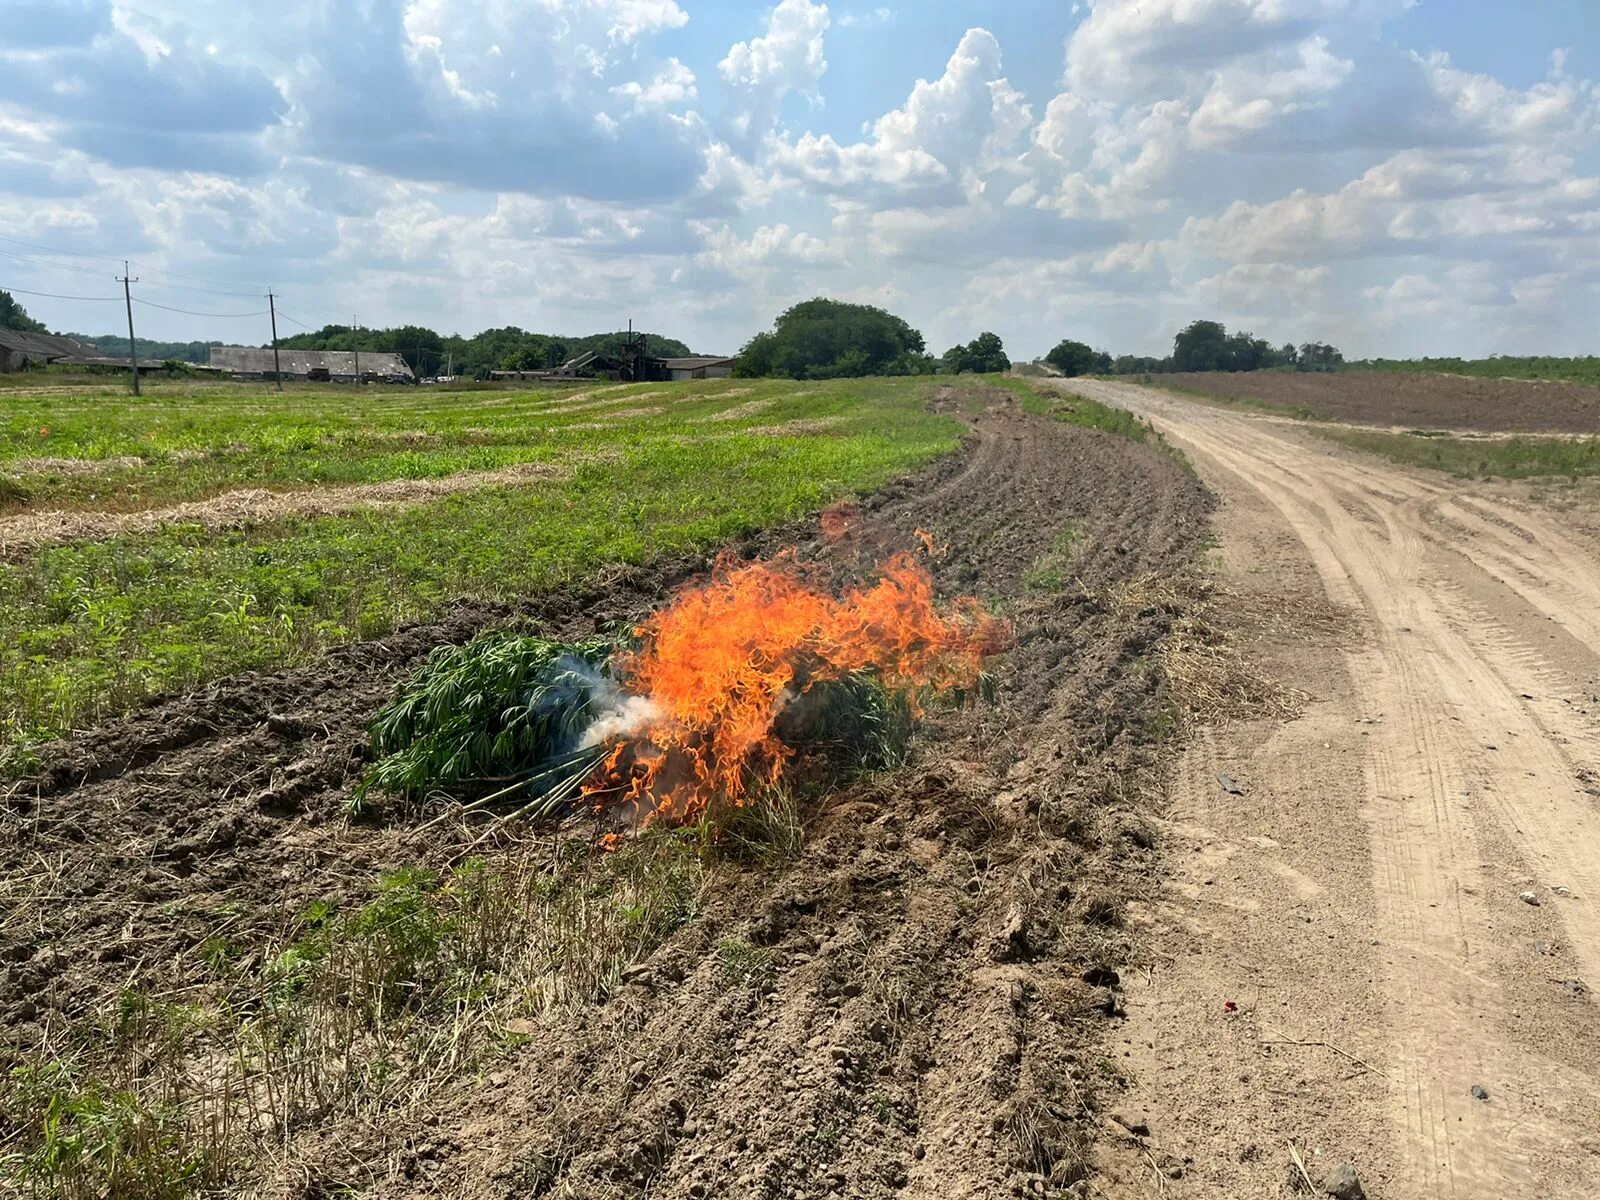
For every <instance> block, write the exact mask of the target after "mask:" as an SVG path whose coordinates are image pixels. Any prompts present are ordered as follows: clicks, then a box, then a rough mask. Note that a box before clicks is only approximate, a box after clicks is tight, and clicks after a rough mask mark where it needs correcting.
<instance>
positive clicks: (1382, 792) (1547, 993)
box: [1070, 381, 1600, 1198]
mask: <svg viewBox="0 0 1600 1200" xmlns="http://www.w3.org/2000/svg"><path fill="white" fill-rule="evenodd" d="M1070 390H1073V391H1078V392H1081V393H1082V394H1085V395H1089V396H1092V397H1093V398H1095V399H1099V400H1102V401H1105V402H1108V403H1113V404H1117V405H1120V406H1122V407H1126V408H1129V409H1132V410H1133V411H1135V412H1137V413H1139V414H1140V415H1142V416H1145V417H1147V418H1149V419H1151V420H1152V421H1153V422H1154V423H1155V424H1156V425H1157V426H1158V427H1159V428H1161V429H1162V430H1163V431H1164V432H1165V433H1166V434H1167V435H1168V436H1169V437H1170V438H1171V439H1172V440H1174V441H1175V442H1177V443H1178V444H1179V445H1181V446H1182V447H1183V448H1184V449H1186V450H1187V451H1189V452H1190V453H1191V454H1192V455H1193V457H1194V458H1195V461H1196V464H1197V466H1198V467H1199V469H1200V471H1201V474H1202V476H1203V477H1204V478H1205V479H1206V480H1207V482H1208V483H1210V484H1211V485H1212V486H1213V487H1215V488H1216V489H1217V490H1218V491H1219V492H1220V493H1221V494H1222V496H1223V497H1224V501H1225V504H1226V514H1225V516H1224V518H1223V521H1222V533H1223V540H1224V547H1223V559H1224V563H1225V566H1226V567H1227V568H1228V570H1229V574H1230V577H1231V582H1233V583H1234V584H1235V585H1236V586H1238V587H1239V588H1240V589H1241V590H1242V591H1243V592H1244V593H1245V595H1246V596H1247V597H1249V596H1250V595H1251V594H1254V595H1255V597H1256V599H1257V600H1258V601H1260V602H1261V603H1262V604H1265V605H1267V606H1275V607H1277V608H1278V609H1279V610H1280V611H1287V612H1290V613H1292V612H1293V611H1295V607H1296V606H1297V605H1300V604H1306V605H1315V604H1319V603H1320V604H1324V605H1325V604H1326V603H1327V602H1329V601H1331V602H1332V603H1333V604H1334V605H1337V606H1338V607H1340V608H1341V609H1343V610H1345V611H1346V612H1347V613H1348V614H1349V615H1350V617H1351V618H1352V626H1351V627H1352V629H1353V630H1355V631H1356V632H1355V633H1354V635H1353V636H1350V637H1348V638H1346V639H1345V640H1344V642H1343V643H1342V644H1336V643H1330V642H1329V641H1328V640H1327V639H1326V638H1324V639H1320V640H1318V639H1315V638H1312V639H1309V640H1308V641H1307V640H1302V644H1299V645H1294V644H1291V643H1292V642H1293V641H1294V639H1293V638H1292V636H1291V637H1289V638H1288V639H1287V640H1283V639H1280V644H1278V645H1276V646H1272V645H1266V646H1263V647H1261V650H1262V652H1263V653H1264V654H1266V655H1268V656H1271V655H1277V656H1278V657H1279V658H1280V659H1281V660H1282V663H1281V664H1280V665H1281V666H1282V668H1283V673H1284V674H1285V675H1290V676H1292V677H1291V678H1290V679H1289V681H1290V682H1293V683H1296V684H1299V685H1300V686H1302V687H1305V688H1306V690H1308V691H1310V692H1311V693H1312V694H1313V699H1312V702H1311V704H1310V706H1309V708H1308V711H1307V714H1306V716H1305V717H1304V718H1303V719H1302V720H1301V721H1298V722H1294V723H1292V724H1290V725H1288V726H1284V727H1279V728H1273V727H1269V726H1263V725H1260V724H1258V725H1257V726H1255V727H1253V728H1251V729H1249V730H1244V731H1235V732H1232V733H1229V732H1227V731H1223V732H1221V733H1214V732H1212V731H1203V732H1202V734H1201V735H1200V736H1198V737H1197V738H1196V739H1195V744H1194V745H1193V746H1192V747H1191V748H1190V750H1189V753H1188V756H1187V759H1186V762H1185V764H1184V765H1183V767H1182V768H1181V769H1180V770H1179V773H1178V777H1177V780H1176V786H1175V789H1174V796H1173V804H1174V830H1173V833H1174V835H1175V837H1174V844H1173V855H1174V857H1175V859H1177V861H1178V863H1179V866H1178V870H1177V878H1176V880H1175V886H1174V888H1173V889H1172V894H1171V895H1170V896H1169V897H1167V898H1166V899H1165V901H1164V902H1163V903H1161V904H1158V905H1156V906H1155V909H1154V910H1153V911H1154V919H1155V921H1156V922H1157V933H1156V937H1157V940H1158V942H1165V943H1166V944H1167V947H1168V949H1169V950H1170V951H1171V952H1172V953H1173V954H1174V955H1175V960H1174V964H1173V967H1172V969H1171V970H1169V971H1168V972H1166V973H1165V974H1164V976H1163V978H1162V980H1161V981H1160V982H1159V983H1157V984H1156V985H1155V986H1153V987H1152V988H1151V989H1149V993H1148V995H1147V996H1146V998H1145V1004H1144V1006H1143V1011H1142V1012H1136V1013H1135V1020H1134V1022H1133V1029H1134V1031H1135V1037H1133V1038H1130V1042H1134V1043H1137V1046H1138V1053H1137V1054H1136V1055H1134V1057H1135V1059H1136V1061H1137V1064H1138V1074H1139V1076H1140V1079H1139V1082H1138V1083H1136V1084H1135V1086H1134V1089H1133V1090H1134V1095H1135V1098H1136V1099H1139V1100H1141V1101H1144V1102H1147V1103H1149V1104H1150V1105H1151V1106H1152V1108H1154V1109H1156V1110H1157V1112H1158V1118H1159V1115H1161V1114H1164V1116H1165V1121H1166V1128H1165V1129H1161V1128H1158V1129H1157V1131H1156V1132H1157V1135H1158V1136H1164V1137H1165V1138H1166V1139H1168V1140H1169V1141H1172V1142H1176V1143H1178V1144H1180V1145H1181V1146H1182V1148H1184V1149H1185V1150H1187V1151H1188V1152H1189V1153H1190V1154H1192V1155H1193V1157H1194V1158H1195V1159H1196V1162H1197V1166H1198V1169H1197V1170H1195V1171H1194V1172H1192V1173H1191V1176H1190V1177H1191V1179H1194V1180H1196V1181H1199V1182H1200V1183H1201V1184H1202V1185H1204V1184H1207V1183H1209V1185H1210V1186H1211V1187H1213V1188H1215V1187H1224V1188H1226V1189H1227V1193H1228V1194H1233V1195H1277V1194H1279V1193H1280V1189H1281V1188H1282V1186H1283V1181H1284V1178H1285V1175H1284V1170H1285V1166H1286V1163H1287V1157H1286V1154H1287V1152H1286V1150H1285V1147H1284V1144H1283V1143H1284V1140H1285V1139H1287V1138H1295V1139H1297V1141H1298V1143H1299V1144H1300V1145H1301V1146H1304V1147H1307V1148H1308V1149H1309V1150H1310V1151H1312V1152H1318V1151H1325V1152H1326V1154H1327V1156H1328V1158H1327V1160H1326V1161H1324V1160H1318V1159H1316V1158H1315V1157H1313V1160H1312V1161H1313V1166H1312V1169H1313V1171H1317V1170H1319V1169H1323V1168H1325V1167H1326V1165H1327V1162H1328V1161H1334V1160H1342V1159H1352V1158H1353V1159H1355V1160H1356V1161H1357V1163H1358V1164H1359V1166H1360V1168H1361V1171H1362V1174H1363V1176H1364V1177H1365V1178H1366V1181H1367V1184H1368V1190H1369V1192H1372V1193H1374V1194H1376V1195H1389V1196H1396V1197H1435V1196H1438V1197H1445V1196H1448V1197H1462V1198H1465V1197H1536V1196H1537V1197H1563V1196H1571V1197H1580V1196H1584V1197H1587V1196H1594V1195H1600V1141H1597V1139H1596V1123H1595V1120H1594V1116H1593V1107H1592V1097H1593V1096H1594V1094H1595V1092H1596V1085H1597V1083H1600V1038H1597V1037H1596V1034H1597V1033H1600V1021H1597V1019H1596V1009H1595V1006H1594V1004H1593V1002H1592V1000H1591V999H1590V997H1589V996H1588V993H1587V988H1586V987H1585V986H1584V984H1583V983H1582V982H1581V981H1592V982H1600V908H1597V901H1600V855H1597V851H1600V814H1597V808H1596V805H1597V799H1596V795H1595V794H1594V793H1595V788H1594V780H1595V775H1594V773H1593V772H1594V771H1595V769H1596V767H1597V765H1600V722H1597V718H1596V713H1597V712H1600V706H1597V705H1596V696H1595V694H1596V691H1597V688H1600V684H1597V680H1600V653H1597V651H1600V641H1597V640H1596V635H1597V633H1600V561H1597V556H1596V553H1595V549H1594V547H1593V546H1592V545H1589V544H1586V543H1585V542H1584V540H1583V538H1582V537H1581V535H1579V534H1576V533H1575V532H1573V531H1571V530H1569V529H1568V528H1565V527H1564V526H1563V524H1562V522H1561V519H1560V517H1559V516H1558V515H1557V514H1555V513H1553V512H1551V511H1548V510H1544V509H1541V508H1540V507H1538V506H1536V505H1533V504H1528V503H1525V502H1519V501H1518V500H1517V499H1516V498H1515V497H1514V496H1513V495H1510V494H1507V493H1505V492H1503V491H1497V490H1496V489H1494V488H1492V487H1490V486H1487V485H1474V484H1467V483H1461V482H1457V481H1449V480H1445V479H1443V478H1442V477H1437V476H1423V475H1420V474H1416V473H1413V472H1410V471H1407V470H1404V469H1402V468H1399V467H1393V466H1388V465H1385V464H1382V463H1380V462H1378V461H1377V460H1373V459H1367V458H1358V457H1353V456H1351V455H1349V454H1346V453H1344V452H1340V451H1335V450H1333V449H1331V448H1329V447H1328V446H1327V445H1326V444H1324V443H1321V442H1318V441H1317V440H1315V439H1313V438H1310V437H1308V436H1306V435H1305V434H1303V433H1300V432H1297V431H1296V430H1294V429H1293V428H1292V427H1288V426H1286V425H1284V424H1283V423H1281V422H1263V421H1258V420H1255V419H1253V418H1251V417H1246V416H1241V415H1239V414H1236V413H1231V412H1225V411H1219V410H1217V409H1214V408H1211V407H1207V406H1204V405H1200V404H1194V403H1190V402H1187V401H1184V400H1182V399H1179V398H1176V397H1173V396H1171V395H1169V394H1164V393H1160V392H1155V391H1151V390H1148V389H1143V388H1138V387H1132V386H1129V385H1121V384H1110V383H1095V382H1083V381H1074V383H1073V384H1072V385H1070ZM1218 770H1221V771H1225V772H1231V773H1232V774H1233V775H1234V776H1236V777H1237V778H1239V779H1240V780H1242V781H1244V782H1245V795H1244V796H1243V797H1232V796H1227V795H1226V794H1222V793H1221V791H1220V789H1219V787H1218V785H1217V781H1216V772H1217V771H1218ZM1525 892H1530V893H1532V895H1533V897H1534V898H1535V899H1536V900H1537V901H1538V904H1537V905H1534V904H1530V903H1527V902H1525V901H1524V900H1523V899H1521V898H1520V894H1521V893H1525ZM1324 934H1326V936H1324ZM1191 952H1192V953H1191ZM1573 980H1578V981H1580V982H1579V983H1577V984H1574V983H1572V982H1571V981H1573ZM1252 983H1253V985H1254V986H1253V989H1252ZM1224 997H1227V998H1234V997H1237V1000H1236V1003H1240V1007H1241V1009H1242V1011H1241V1012H1240V1013H1239V1014H1238V1015H1237V1019H1228V1020H1223V1019H1222V1015H1221V1006H1222V1004H1223V999H1224ZM1130 1007H1134V1006H1132V1005H1130ZM1324 1043H1325V1044H1324ZM1180 1047H1181V1054H1180V1055H1179V1056H1180V1057H1181V1058H1183V1060H1184V1061H1183V1062H1179V1063H1175V1062H1174V1061H1173V1058H1174V1054H1175V1053H1176V1050H1175V1048H1180ZM1357 1060H1359V1061H1357ZM1475 1086H1476V1087H1481V1088H1483V1089H1485V1090H1486V1091H1487V1093H1488V1099H1487V1101H1485V1100H1482V1099H1479V1098H1475V1097H1474V1095H1473V1088H1474V1087H1475ZM1274 1092H1276V1093H1278V1094H1277V1095H1275V1096H1272V1098H1271V1099H1270V1100H1269V1101H1267V1102H1265V1103H1264V1102H1263V1097H1264V1096H1268V1095H1271V1094H1272V1093H1274ZM1201 1097H1204V1101H1203V1102H1202V1101H1201V1099H1200V1098H1201ZM1219 1105H1220V1108H1219ZM1230 1106H1231V1107H1230ZM1227 1111H1235V1112H1238V1113H1241V1114H1244V1115H1245V1119H1244V1120H1242V1121H1240V1122H1231V1121H1229V1120H1228V1119H1227V1118H1226V1117H1224V1116H1220V1115H1219V1112H1227ZM1156 1123H1157V1124H1158V1126H1159V1125H1160V1124H1161V1120H1160V1119H1158V1120H1157V1122H1156ZM1129 1187H1130V1190H1132V1191H1135V1192H1137V1191H1140V1190H1141V1189H1140V1187H1139V1185H1138V1183H1137V1181H1136V1180H1133V1179H1132V1178H1130V1181H1129ZM1201 1194H1206V1193H1204V1192H1203V1189H1202V1193H1201ZM1217 1194H1220V1193H1217Z"/></svg>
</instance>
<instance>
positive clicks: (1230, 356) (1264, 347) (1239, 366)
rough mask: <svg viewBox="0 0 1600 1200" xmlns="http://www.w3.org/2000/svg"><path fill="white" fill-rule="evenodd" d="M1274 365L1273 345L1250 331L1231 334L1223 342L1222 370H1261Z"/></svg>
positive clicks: (1220, 365) (1220, 367) (1219, 368)
mask: <svg viewBox="0 0 1600 1200" xmlns="http://www.w3.org/2000/svg"><path fill="white" fill-rule="evenodd" d="M1271 365H1272V346H1271V344H1270V343H1269V342H1267V341H1266V340H1264V339H1262V338H1258V337H1256V336H1255V335H1254V334H1250V333H1232V334H1229V335H1228V337H1227V339H1226V340H1225V341H1224V343H1223V354H1222V361H1221V363H1220V364H1219V366H1218V368H1217V369H1218V370H1221V371H1259V370H1261V368H1262V367H1270V366H1271Z"/></svg>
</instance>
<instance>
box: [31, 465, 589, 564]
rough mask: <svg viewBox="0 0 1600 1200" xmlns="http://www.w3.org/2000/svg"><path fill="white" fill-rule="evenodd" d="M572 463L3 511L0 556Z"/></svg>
mask: <svg viewBox="0 0 1600 1200" xmlns="http://www.w3.org/2000/svg"><path fill="white" fill-rule="evenodd" d="M571 473H572V467H571V465H570V463H560V464H558V463H519V464H516V465H514V466H509V467H501V468H498V469H496V470H493V471H461V472H458V473H456V474H454V475H444V476H441V477H439V478H437V479H388V480H384V481H382V482H380V483H354V484H346V485H343V486H339V487H323V488H300V489H295V490H291V491H282V492H274V491H269V490H267V489H265V488H242V489H238V490H235V491H231V492H223V493H221V494H220V495H217V496H212V497H210V498H209V499H206V500H189V501H185V502H183V503H182V504H171V505H167V506H165V507H162V508H150V509H143V510H140V511H137V512H92V511H83V510H76V509H47V510H45V511H43V512H26V513H21V514H19V515H16V516H11V517H0V562H11V561H15V560H17V559H21V558H25V557H27V556H28V555H29V554H31V553H33V552H34V551H35V550H37V549H39V548H40V547H41V546H56V545H61V544H63V543H66V542H76V541H105V540H107V539H110V538H116V537H125V536H127V535H129V534H139V533H153V532H154V531H156V530H158V529H161V528H164V527H165V526H168V525H199V526H201V527H202V528H204V529H205V530H207V531H208V532H212V533H215V532H219V531H221V530H224V529H238V528H240V527H242V526H245V525H249V524H252V523H255V522H259V521H274V520H281V519H283V518H286V517H299V518H304V519H310V518H313V517H329V516H339V515H342V514H345V513H351V512H357V511H359V510H362V509H381V508H395V507H401V506H406V505H415V504H425V503H427V502H428V501H430V500H438V499H440V498H442V497H444V496H454V495H458V494H460V493H462V492H473V491H477V490H479V489H481V488H490V487H504V486H515V485H523V484H531V483H551V482H556V481H560V480H564V479H566V478H568V477H569V476H570V475H571Z"/></svg>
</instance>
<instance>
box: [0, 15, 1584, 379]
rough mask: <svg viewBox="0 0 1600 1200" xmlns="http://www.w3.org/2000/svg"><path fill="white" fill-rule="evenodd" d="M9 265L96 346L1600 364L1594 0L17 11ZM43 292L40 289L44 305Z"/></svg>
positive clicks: (4, 232)
mask: <svg viewBox="0 0 1600 1200" xmlns="http://www.w3.org/2000/svg"><path fill="white" fill-rule="evenodd" d="M0 30H4V33H3V35H0V288H7V289H9V290H12V291H13V293H14V294H15V295H16V297H17V299H18V300H19V301H21V302H22V303H23V304H24V305H25V306H26V307H27V308H28V310H29V311H30V312H31V313H32V314H33V315H34V316H35V317H37V318H39V319H41V320H43V321H44V322H46V323H47V324H48V325H49V326H50V327H51V328H54V329H57V330H72V331H76V332H83V333H101V332H112V331H117V330H120V329H122V328H124V327H125V316H124V313H123V308H122V302H121V290H122V289H121V284H119V283H117V282H116V281H115V276H117V275H120V274H121V273H122V272H121V264H122V261H123V260H124V259H127V260H131V261H132V263H133V266H132V268H131V271H132V274H133V275H134V276H136V277H137V278H138V282H137V283H136V284H134V285H133V288H132V290H133V294H134V295H135V297H136V298H137V299H138V300H139V301H140V303H139V304H138V306H137V307H136V308H135V318H136V320H137V322H138V326H139V330H140V333H141V335H143V336H149V337H152V338H157V339H161V340H189V339H195V340H223V341H228V342H242V343H247V344H259V343H261V342H263V341H265V340H266V339H267V338H268V337H269V336H270V332H269V329H268V325H267V319H266V317H265V316H264V315H263V314H264V312H265V309H266V304H265V302H264V295H265V293H266V291H267V290H268V289H269V288H271V289H272V290H273V291H274V292H275V293H276V294H277V295H278V296H279V297H280V298H281V299H280V312H281V313H282V314H283V317H282V320H281V321H280V332H282V333H285V334H287V333H294V332H299V331H300V330H301V329H302V328H303V327H311V328H317V327H320V326H321V325H323V324H325V323H348V322H349V321H351V320H352V319H356V320H359V321H360V322H361V323H362V324H363V325H368V326H389V325H397V324H420V325H425V326H428V327H430V328H434V329H437V330H439V331H441V332H460V333H465V334H471V333H474V332H477V331H478V330H480V329H483V328H489V327H495V326H503V325H517V326H520V327H522V328H524V329H529V330H534V331H538V332H550V333H567V334H582V333H588V332H594V331H598V330H602V329H611V328H620V327H621V326H623V325H624V324H626V323H627V321H629V320H630V319H631V320H632V321H633V322H634V323H635V324H636V325H638V326H640V327H644V328H649V329H652V330H655V331H658V332H661V333H664V334H670V335H672V336H675V337H679V338H681V339H683V340H684V341H687V342H689V343H690V344H691V345H692V346H693V347H694V348H695V349H696V350H697V351H700V352H703V353H731V352H733V351H736V350H737V349H738V347H739V346H740V345H742V344H743V343H744V342H745V341H746V340H747V339H748V338H749V337H750V336H751V335H752V334H754V333H756V332H758V331H759V330H761V329H763V328H767V327H769V326H770V324H771V322H772V320H773V319H774V318H775V317H776V316H777V315H778V314H779V313H780V312H782V311H783V310H784V309H785V308H786V307H788V306H789V305H791V304H794V303H797V302H799V301H801V300H805V299H809V298H810V297H812V296H816V295H826V296H833V297H838V298H840V299H846V300H854V301H859V302H865V303H872V304H878V305H881V306H883V307H885V308H888V309H890V310H891V311H894V312H896V313H898V314H899V315H901V316H903V317H905V318H906V319H908V320H909V321H911V322H912V324H913V325H915V326H916V327H917V328H919V329H921V330H923V332H924V333H925V334H926V336H927V340H928V343H929V348H930V349H931V350H933V351H934V352H935V353H938V352H942V351H943V350H944V349H946V348H947V347H949V346H951V345H953V344H956V343H958V342H966V341H969V340H971V339H972V338H973V337H975V336H976V335H977V334H978V333H979V332H981V331H984V330H992V331H994V332H996V333H999V334H1000V335H1001V337H1002V338H1004V339H1005V342H1006V345H1007V347H1008V349H1009V350H1010V351H1011V354H1012V356H1013V357H1015V358H1032V357H1034V356H1037V355H1042V354H1043V353H1045V352H1046V351H1047V350H1048V349H1049V348H1050V347H1051V346H1053V345H1054V344H1055V343H1056V342H1058V341H1060V340H1061V339H1063V338H1069V337H1070V338H1074V339H1077V340H1081V341H1086V342H1089V343H1091V344H1092V345H1094V346H1096V347H1097V348H1103V349H1107V350H1110V351H1111V352H1112V353H1116V354H1121V353H1137V354H1161V353H1165V352H1167V351H1169V350H1170V348H1171V344H1172V337H1173V334H1174V333H1176V332H1177V330H1178V329H1179V328H1181V327H1182V326H1183V325H1184V324H1185V323H1187V322H1188V321H1190V320H1193V319H1196V318H1201V317H1204V318H1209V319H1215V320H1221V321H1223V322H1224V323H1225V324H1227V325H1228V326H1229V328H1230V329H1246V330H1250V331H1252V332H1253V333H1255V334H1256V335H1257V336H1260V337H1265V338H1268V339H1270V340H1271V341H1273V342H1274V343H1275V344H1277V343H1282V342H1285V341H1293V342H1296V343H1299V342H1304V341H1309V340H1321V341H1331V342H1333V343H1335V344H1336V345H1338V346H1339V347H1340V348H1341V349H1343V350H1344V351H1345V353H1346V355H1347V357H1357V356H1359V357H1367V356H1378V355H1383V356H1389V357H1413V356H1419V355H1452V354H1459V355H1464V356H1471V357H1477V356H1482V355H1487V354H1495V353H1502V354H1515V353H1547V354H1581V353H1600V87H1597V86H1596V83H1595V80H1596V79H1600V0H1545V2H1540V0H1519V2H1518V3H1516V4H1508V3H1505V2H1504V0H1093V2H1090V0H1083V2H1080V3H1073V2H1072V0H839V2H838V3H832V4H824V3H820V2H818V0H781V2H780V3H778V4H776V5H775V6H773V5H771V4H766V3H755V4H751V3H740V2H736V0H409V2H408V0H271V2H270V3H269V2H267V0H230V3H228V4H226V5H219V4H215V3H213V2H210V0H130V2H127V3H123V2H120V0H0ZM25 293H49V295H30V294H25Z"/></svg>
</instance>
